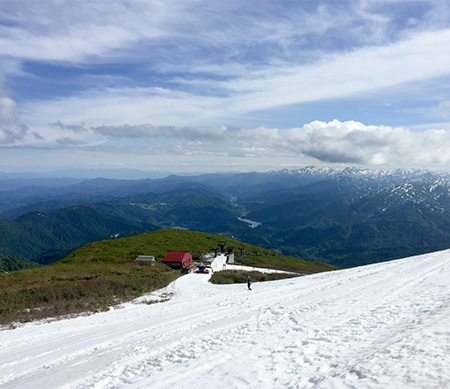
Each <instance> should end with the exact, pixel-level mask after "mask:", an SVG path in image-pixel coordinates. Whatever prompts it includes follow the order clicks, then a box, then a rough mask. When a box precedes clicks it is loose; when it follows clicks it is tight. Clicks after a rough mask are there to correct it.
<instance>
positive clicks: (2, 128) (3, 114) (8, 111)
mask: <svg viewBox="0 0 450 389" xmlns="http://www.w3.org/2000/svg"><path fill="white" fill-rule="evenodd" d="M27 132H28V127H27V126H24V125H22V124H20V123H18V122H17V117H16V103H15V102H14V101H13V100H12V99H11V98H10V97H8V96H5V95H2V94H1V90H0V144H3V145H7V144H11V143H14V142H16V141H18V140H21V139H23V138H24V137H25V135H26V134H27Z"/></svg>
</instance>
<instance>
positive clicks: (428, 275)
mask: <svg viewBox="0 0 450 389" xmlns="http://www.w3.org/2000/svg"><path fill="white" fill-rule="evenodd" d="M449 265H450V251H442V252H438V253H432V254H427V255H423V256H417V257H411V258H406V259H402V260H397V261H390V262H384V263H380V264H374V265H369V266H364V267H359V268H352V269H346V270H341V271H335V272H329V273H321V274H315V275H311V276H304V277H299V278H294V279H286V280H280V281H271V282H265V283H254V284H253V291H248V290H247V287H246V285H244V284H242V285H212V284H210V283H208V279H209V275H203V274H188V275H185V276H183V277H181V278H179V279H178V280H176V281H175V282H173V283H172V284H170V285H169V286H168V287H167V288H165V289H164V290H161V291H158V292H155V293H153V294H151V295H149V296H145V297H143V298H141V299H138V300H136V301H135V302H134V303H128V304H124V305H123V306H121V307H120V308H118V309H112V310H110V311H109V312H104V313H99V314H95V315H91V316H86V317H78V318H74V319H70V320H61V321H54V322H50V323H30V324H27V325H24V326H22V327H19V328H17V329H15V330H5V331H0V345H1V349H0V387H1V388H2V389H3V388H211V387H214V388H218V389H221V388H227V389H229V388H263V389H264V388H327V389H328V388H387V387H395V388H427V389H428V388H447V387H450V373H449V372H448V366H450V287H449V281H448V280H450V277H449V275H450V266H449ZM166 295H171V296H172V298H171V299H170V300H169V301H166V302H162V303H159V304H151V305H148V304H145V303H143V301H145V300H158V299H164V297H165V296H166Z"/></svg>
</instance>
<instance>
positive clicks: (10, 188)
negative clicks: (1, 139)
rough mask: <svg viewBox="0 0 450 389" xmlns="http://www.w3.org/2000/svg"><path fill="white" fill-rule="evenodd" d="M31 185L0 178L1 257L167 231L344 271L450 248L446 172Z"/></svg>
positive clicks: (46, 254) (50, 253) (326, 171)
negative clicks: (226, 240)
mask: <svg viewBox="0 0 450 389" xmlns="http://www.w3.org/2000/svg"><path fill="white" fill-rule="evenodd" d="M8 180H9V182H6V181H8ZM30 180H31V181H29V180H27V179H24V178H23V177H22V178H21V181H20V180H19V181H18V180H16V181H12V177H11V176H8V178H7V179H4V178H2V176H1V175H0V187H1V190H0V212H1V213H0V217H1V218H2V219H3V220H1V221H0V253H2V254H6V255H12V256H15V257H19V258H25V259H32V260H38V261H40V262H45V263H46V262H50V261H53V260H56V259H60V258H62V256H64V255H65V254H66V253H68V252H69V251H71V250H73V249H74V248H76V247H79V246H80V245H82V244H84V243H86V242H91V241H94V240H98V239H104V238H109V237H111V236H127V235H132V234H133V233H137V231H139V232H142V231H144V230H154V229H158V228H165V227H177V228H187V229H191V230H199V231H205V232H211V233H220V234H224V235H227V236H232V237H235V238H236V239H239V240H241V241H246V242H248V243H251V244H256V245H259V246H263V247H267V248H270V249H278V250H280V251H282V252H283V253H286V254H290V255H297V256H301V257H303V258H306V259H313V260H320V261H325V262H329V263H332V264H334V265H336V266H341V267H346V266H355V265H361V264H365V263H371V262H377V261H382V260H388V259H393V258H398V257H402V256H407V255H414V254H419V253H424V252H427V251H433V250H437V249H443V248H448V247H450V195H449V187H450V175H448V174H438V173H433V172H427V171H417V170H395V171H392V172H384V171H372V170H366V169H356V168H346V169H333V168H314V167H306V168H302V169H297V170H281V171H272V172H266V173H240V174H204V175H198V176H188V177H187V176H175V175H172V176H168V177H165V178H158V179H133V180H124V179H103V178H97V179H87V180H81V179H71V178H49V177H45V178H44V179H43V180H42V181H39V179H37V178H36V177H33V178H32V179H30ZM12 182H13V183H14V185H12ZM242 220H248V221H254V222H257V223H256V224H253V225H251V224H250V223H248V222H245V221H242ZM255 225H257V227H256V228H252V227H254V226H255ZM117 234H119V235H117Z"/></svg>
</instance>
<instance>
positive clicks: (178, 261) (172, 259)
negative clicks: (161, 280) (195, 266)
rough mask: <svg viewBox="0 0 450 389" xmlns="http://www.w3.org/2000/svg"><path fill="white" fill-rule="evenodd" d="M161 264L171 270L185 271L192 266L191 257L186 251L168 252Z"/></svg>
mask: <svg viewBox="0 0 450 389" xmlns="http://www.w3.org/2000/svg"><path fill="white" fill-rule="evenodd" d="M162 262H163V263H165V264H166V265H167V266H169V267H171V268H172V269H186V268H188V267H189V266H191V265H192V255H191V254H189V253H188V252H187V251H168V252H167V254H166V256H165V257H164V258H163V260H162Z"/></svg>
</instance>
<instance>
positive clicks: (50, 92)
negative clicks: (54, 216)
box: [0, 0, 450, 173]
mask: <svg viewBox="0 0 450 389" xmlns="http://www.w3.org/2000/svg"><path fill="white" fill-rule="evenodd" d="M449 151H450V5H449V3H448V1H446V0H440V1H438V0H437V1H405V0H402V1H395V0H387V1H369V0H364V1H363V0H361V1H357V0H355V1H339V0H336V1H300V0H298V1H280V0H278V1H264V0H238V1H234V0H230V1H211V0H205V1H202V0H183V1H181V0H177V1H171V0H166V1H151V0H145V1H140V0H115V1H101V0H95V1H87V0H71V1H64V0H53V1H52V0H28V1H20V0H11V1H10V0H2V1H1V2H0V171H1V170H3V171H11V172H13V171H37V172H39V171H50V170H58V169H67V168H121V167H122V168H136V169H141V170H148V171H155V172H157V171H170V172H175V173H189V172H214V171H253V170H256V171H266V170H273V169H281V168H296V167H301V166H304V165H311V164H312V165H320V166H322V165H331V166H333V165H336V166H343V165H345V166H347V165H354V166H361V167H370V168H377V169H391V168H397V167H404V168H422V169H432V170H445V171H450V152H449Z"/></svg>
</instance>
